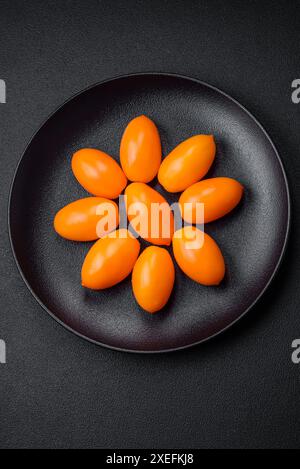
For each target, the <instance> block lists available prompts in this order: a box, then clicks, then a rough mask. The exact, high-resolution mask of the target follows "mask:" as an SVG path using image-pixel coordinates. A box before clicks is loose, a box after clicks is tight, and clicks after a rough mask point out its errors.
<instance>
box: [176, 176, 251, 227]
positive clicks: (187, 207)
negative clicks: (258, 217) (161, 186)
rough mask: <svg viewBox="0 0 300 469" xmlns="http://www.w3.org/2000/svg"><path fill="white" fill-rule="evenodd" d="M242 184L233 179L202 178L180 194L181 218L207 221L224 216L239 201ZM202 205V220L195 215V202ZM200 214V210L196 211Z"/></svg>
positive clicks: (193, 221)
mask: <svg viewBox="0 0 300 469" xmlns="http://www.w3.org/2000/svg"><path fill="white" fill-rule="evenodd" d="M242 195H243V186H242V185H241V184H240V183H239V182H238V181H236V180H235V179H231V178H227V177H216V178H212V179H204V180H203V181H200V182H197V183H196V184H193V185H192V186H190V187H188V188H187V189H186V190H185V191H184V192H183V193H182V194H181V196H180V199H179V205H180V209H181V214H182V218H183V219H184V220H185V221H187V222H188V223H202V222H203V221H204V223H209V222H211V221H214V220H217V219H218V218H221V217H224V216H225V215H227V214H228V213H229V212H231V210H233V209H234V208H235V207H236V206H237V205H238V203H239V202H240V200H241V198H242ZM200 203H201V204H203V205H204V220H202V219H199V215H198V216H197V210H196V204H200ZM198 213H199V214H200V212H198Z"/></svg>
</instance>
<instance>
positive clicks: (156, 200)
mask: <svg viewBox="0 0 300 469" xmlns="http://www.w3.org/2000/svg"><path fill="white" fill-rule="evenodd" d="M125 196H126V198H127V200H126V210H127V216H128V220H129V222H131V223H132V225H133V224H134V221H135V220H136V216H137V215H136V214H137V213H140V214H142V216H141V217H138V218H140V219H141V223H139V224H138V226H135V225H134V226H133V228H134V229H135V231H136V232H137V233H138V234H139V235H140V236H141V237H142V238H144V239H146V240H147V241H149V242H150V243H152V244H156V245H166V246H169V245H170V244H171V241H172V236H173V233H174V217H173V213H172V211H171V208H170V206H169V204H168V202H167V201H166V199H165V198H164V197H163V196H162V195H161V194H160V193H159V192H157V191H156V190H154V189H152V187H150V186H148V185H147V184H144V183H141V182H133V183H131V184H129V186H127V188H126V190H125ZM160 204H162V205H160ZM159 206H161V207H162V208H163V210H164V212H161V213H160V215H159V216H156V214H155V210H156V208H158V207H159ZM144 208H146V212H144V211H143V210H144ZM133 209H136V210H133ZM162 213H164V215H162ZM164 217H165V218H164ZM145 228H146V230H145Z"/></svg>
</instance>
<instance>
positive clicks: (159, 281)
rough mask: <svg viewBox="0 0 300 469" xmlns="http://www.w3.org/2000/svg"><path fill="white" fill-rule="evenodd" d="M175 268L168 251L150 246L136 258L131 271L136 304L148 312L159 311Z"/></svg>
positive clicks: (168, 291)
mask: <svg viewBox="0 0 300 469" xmlns="http://www.w3.org/2000/svg"><path fill="white" fill-rule="evenodd" d="M174 280H175V268H174V264H173V261H172V258H171V256H170V254H169V253H168V251H167V250H166V249H164V248H160V247H158V246H150V247H148V248H146V249H145V251H143V253H142V254H141V255H140V257H139V258H138V260H137V262H136V264H135V266H134V269H133V272H132V289H133V293H134V296H135V299H136V301H137V302H138V304H139V305H140V306H141V308H143V309H144V310H145V311H147V312H148V313H152V314H153V313H156V312H158V311H160V310H161V309H162V308H163V307H164V306H165V305H166V303H167V302H168V300H169V298H170V295H171V293H172V289H173V286H174Z"/></svg>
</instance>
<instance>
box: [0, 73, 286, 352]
mask: <svg viewBox="0 0 300 469" xmlns="http://www.w3.org/2000/svg"><path fill="white" fill-rule="evenodd" d="M143 76H157V77H160V76H162V77H171V78H180V79H183V80H187V81H190V82H193V83H196V84H199V85H201V86H204V87H206V88H209V89H210V90H213V91H216V92H217V93H219V94H221V95H222V96H223V97H225V98H226V99H228V100H229V101H231V102H232V103H234V104H235V105H237V106H238V107H239V108H240V109H241V110H242V111H243V112H245V113H246V114H247V115H248V116H249V117H250V118H251V119H252V120H253V121H254V122H255V124H256V125H257V126H258V127H259V128H260V130H261V131H262V132H263V134H264V136H265V137H266V138H267V140H268V141H269V143H270V144H271V147H272V149H273V152H274V154H275V156H276V158H277V161H278V163H279V166H280V169H281V172H282V175H283V179H284V183H285V190H286V196H287V209H288V214H287V224H286V231H285V238H284V243H283V246H282V249H281V252H280V256H279V258H278V261H277V263H276V266H275V267H274V269H273V272H272V274H271V276H270V278H269V279H268V281H267V283H266V285H265V286H264V288H263V289H262V290H261V292H260V293H259V295H258V296H257V297H256V298H255V300H254V301H253V302H252V303H251V305H250V306H249V307H248V308H247V309H245V310H244V311H243V313H242V314H241V315H240V316H239V317H238V318H236V319H234V320H233V321H231V322H230V323H229V324H227V325H226V326H225V327H223V328H222V329H220V330H219V331H218V332H215V333H214V334H212V335H210V336H209V337H206V338H205V339H201V340H199V341H196V342H192V343H190V344H186V345H182V346H179V347H171V348H166V349H157V350H137V349H130V348H123V347H116V346H113V345H109V344H106V343H104V342H100V341H98V340H95V339H92V338H90V337H88V336H86V335H84V334H81V333H80V332H78V331H76V330H75V329H73V328H72V327H71V326H69V325H68V324H66V323H65V322H64V321H62V320H61V319H59V318H58V317H57V316H56V315H55V314H54V313H53V312H52V311H51V310H50V309H49V308H48V307H47V306H46V305H45V304H44V303H43V302H42V300H41V299H40V298H39V297H38V295H37V294H36V293H35V291H34V290H33V288H32V287H31V285H30V283H29V281H28V280H27V279H26V277H25V274H24V272H23V270H22V268H21V266H20V263H19V261H18V257H17V254H16V251H15V248H14V241H13V236H12V231H11V216H12V206H11V205H12V197H13V191H14V186H15V182H16V179H17V176H18V173H19V169H20V166H21V164H22V161H23V159H24V157H25V155H26V153H27V151H28V149H29V147H30V145H31V144H32V142H33V140H34V139H35V137H36V136H37V135H38V133H39V132H40V131H41V130H42V128H43V127H44V126H45V125H46V124H47V122H48V121H49V120H50V119H51V118H52V117H53V116H54V115H55V114H56V113H57V112H59V111H60V110H61V109H62V108H63V107H65V106H66V105H67V104H68V103H70V102H71V101H73V99H75V98H77V97H79V96H80V95H81V94H83V93H86V92H87V91H89V90H91V89H93V88H96V87H98V86H102V85H104V84H106V83H109V82H113V81H117V80H121V79H126V78H134V77H143ZM7 225H8V236H9V243H10V247H11V250H12V254H13V258H14V260H15V263H16V265H17V269H18V272H19V274H20V276H21V278H22V280H23V282H24V283H25V285H26V287H27V289H28V290H29V292H30V293H31V295H32V296H33V298H34V299H35V300H36V301H37V303H38V304H39V305H40V306H41V307H42V309H44V310H45V311H46V312H47V313H48V314H49V315H50V316H51V317H52V318H53V319H54V320H55V321H56V322H57V323H58V324H60V325H61V326H63V327H64V328H65V329H66V330H68V331H69V332H71V333H73V334H75V335H76V336H77V337H80V338H81V339H83V340H85V341H87V342H90V343H92V344H94V345H97V346H101V347H104V348H107V349H110V350H114V351H117V352H126V353H133V354H144V355H152V354H162V353H171V352H177V351H181V350H185V349H188V348H191V347H195V346H197V345H200V344H203V343H205V342H208V341H210V340H212V339H214V338H215V337H217V336H219V335H220V334H223V333H224V332H226V331H227V330H228V329H229V328H231V327H232V326H234V324H236V323H237V322H238V321H240V320H241V319H242V318H243V317H244V316H246V314H248V313H249V312H250V310H252V309H253V308H254V306H255V305H256V304H257V303H258V302H259V300H260V299H261V297H262V296H263V295H264V294H265V292H266V290H267V289H268V288H269V286H270V285H271V283H272V282H273V280H274V278H275V276H276V274H277V273H278V270H279V268H280V266H281V263H282V260H283V258H284V255H285V252H286V249H287V245H288V240H289V235H290V231H291V195H290V189H289V183H288V178H287V174H286V171H285V167H284V164H283V161H282V159H281V157H280V155H279V152H278V150H277V148H276V146H275V144H274V143H273V140H272V139H271V137H270V135H269V134H268V132H267V131H266V129H265V128H264V126H263V125H262V124H261V122H260V121H259V120H258V119H257V118H256V117H255V116H254V115H253V114H252V113H251V112H250V111H249V110H248V109H247V108H246V107H245V106H243V105H242V104H241V103H240V102H239V101H238V100H237V99H235V98H233V97H232V96H231V95H229V94H227V93H226V92H224V91H223V90H221V89H220V88H218V87H216V86H214V85H211V84H209V83H207V82H205V81H203V80H200V79H198V78H196V77H192V76H188V75H184V74H179V73H172V72H151V71H147V72H137V73H134V72H133V73H128V74H121V75H116V76H114V77H111V78H106V79H104V80H101V81H99V82H96V83H94V84H92V85H89V86H88V87H86V88H84V89H82V90H81V91H78V92H77V93H75V94H73V95H72V96H71V97H70V98H68V99H66V100H65V101H64V102H63V103H62V104H60V105H59V106H57V107H56V108H55V109H54V111H52V112H51V113H50V114H49V115H48V116H47V117H46V118H45V119H44V120H43V122H42V123H41V125H40V126H39V127H38V129H37V130H36V131H35V132H34V133H33V135H32V137H31V138H30V139H29V141H28V143H27V144H26V145H25V148H24V151H23V152H22V155H21V157H20V159H19V161H18V163H17V166H16V169H15V171H14V175H13V179H12V182H11V185H10V189H9V199H8V210H7Z"/></svg>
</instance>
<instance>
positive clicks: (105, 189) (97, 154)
mask: <svg viewBox="0 0 300 469" xmlns="http://www.w3.org/2000/svg"><path fill="white" fill-rule="evenodd" d="M72 171H73V173H74V176H75V177H76V179H77V181H78V182H79V183H80V184H81V185H82V187H83V188H84V189H85V190H86V191H87V192H89V193H90V194H93V195H95V196H98V197H105V198H107V199H116V198H117V197H119V195H120V194H121V193H122V191H123V190H124V189H125V187H126V184H127V178H126V176H125V174H124V173H123V171H122V169H121V168H120V166H119V165H118V163H117V162H116V161H115V160H114V159H113V158H112V157H111V156H109V155H107V153H104V152H103V151H100V150H96V149H94V148H83V149H82V150H79V151H77V152H76V153H75V154H74V155H73V158H72Z"/></svg>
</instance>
